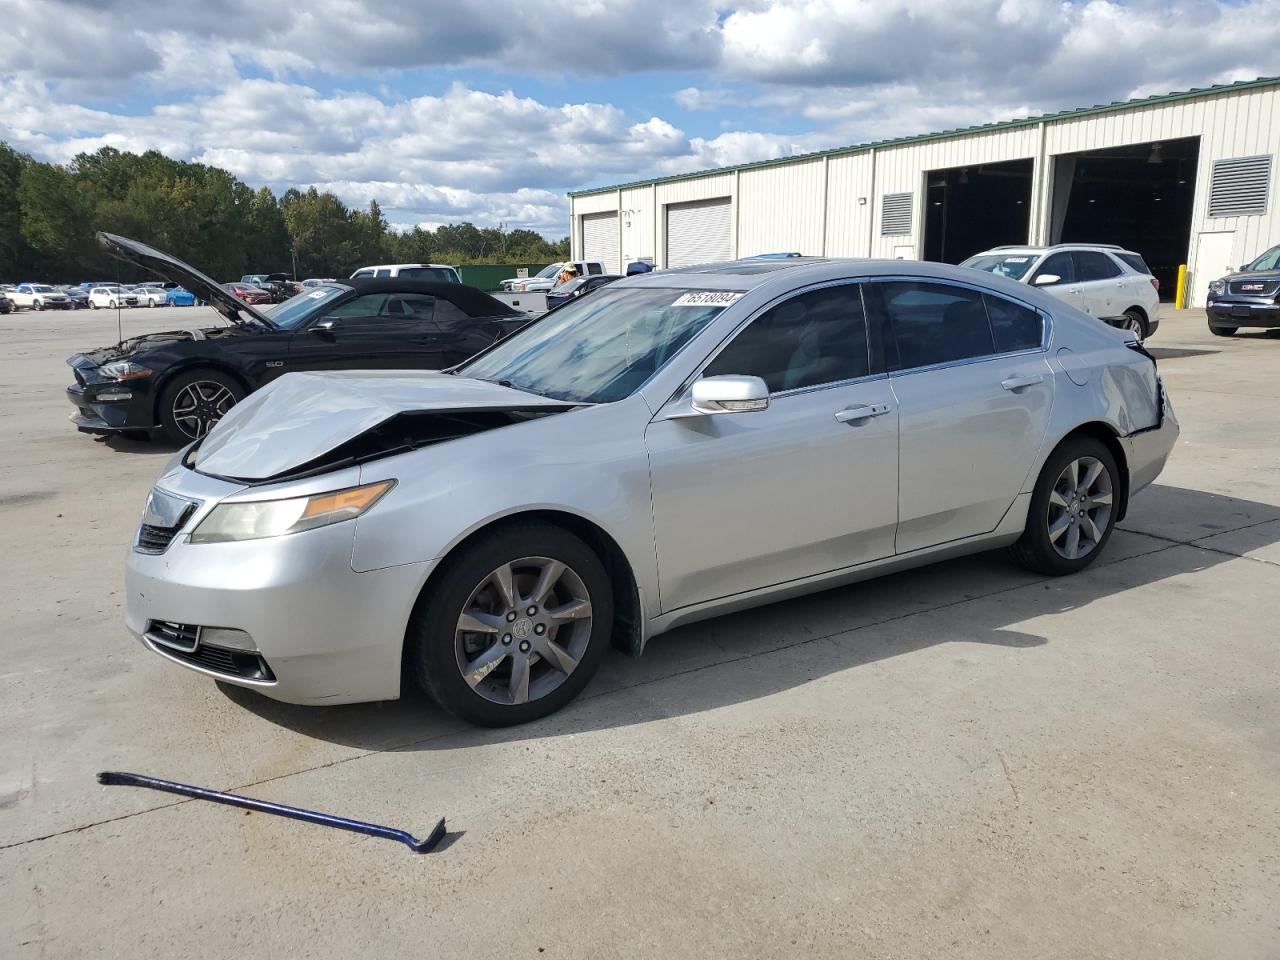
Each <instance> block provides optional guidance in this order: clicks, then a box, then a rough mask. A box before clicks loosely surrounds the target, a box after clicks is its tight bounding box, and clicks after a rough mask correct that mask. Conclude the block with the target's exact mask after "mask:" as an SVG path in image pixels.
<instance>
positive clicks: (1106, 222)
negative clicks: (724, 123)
mask: <svg viewBox="0 0 1280 960" xmlns="http://www.w3.org/2000/svg"><path fill="white" fill-rule="evenodd" d="M1278 152H1280V78H1269V79H1260V80H1252V81H1246V82H1242V83H1233V84H1225V85H1222V86H1216V87H1209V88H1207V89H1203V90H1189V91H1186V92H1184V93H1171V94H1167V95H1164V96H1155V97H1148V98H1146V99H1142V100H1129V101H1125V102H1118V103H1112V104H1108V105H1106V106H1095V107H1084V108H1081V109H1078V110H1067V111H1063V112H1061V113H1053V114H1046V115H1045V116H1041V117H1030V118H1027V119H1023V120H1011V121H1008V122H1003V123H991V124H985V125H983V126H980V127H971V128H968V129H963V130H949V131H945V132H942V133H933V134H926V135H923V136H915V137H903V138H901V139H897V140H886V141H883V142H879V143H869V144H863V145H861V146H853V147H843V148H840V149H836V150H827V151H823V152H820V153H813V154H806V155H803V156H796V157H787V158H785V159H780V160H769V161H763V162H760V163H750V164H743V165H741V166H736V167H723V168H720V169H716V170H706V171H702V172H699V173H691V174H686V175H682V176H673V177H662V178H659V179H655V180H643V181H639V182H636V183H626V184H622V185H619V186H613V187H598V188H593V189H589V190H581V191H577V192H574V193H571V194H570V195H569V196H570V200H571V205H572V234H571V236H572V237H573V252H574V256H575V257H577V258H581V259H588V260H602V261H604V262H605V265H606V268H608V269H613V268H618V269H622V268H623V267H624V265H625V264H626V263H629V262H630V261H632V260H640V259H644V260H651V261H652V262H653V263H655V264H656V265H657V266H659V267H668V266H671V267H674V266H682V265H687V264H692V263H705V262H708V261H715V260H730V259H734V258H736V257H746V256H751V255H753V254H759V253H774V252H784V251H796V252H799V253H803V254H811V255H819V256H836V257H888V258H901V259H928V260H942V261H946V262H949V263H959V262H960V261H961V260H963V259H965V258H966V257H968V256H970V255H971V254H973V253H976V252H978V251H980V250H983V249H986V248H988V247H992V246H996V245H998V244H1009V243H1034V244H1048V243H1066V242H1095V243H1116V244H1122V245H1124V246H1127V247H1130V248H1132V249H1134V250H1136V251H1138V252H1139V253H1141V254H1142V255H1143V256H1144V257H1145V258H1146V260H1147V262H1148V263H1149V264H1150V265H1151V268H1152V271H1153V272H1154V273H1155V275H1156V276H1157V277H1158V278H1159V280H1160V283H1161V291H1162V294H1163V295H1164V296H1165V298H1166V299H1171V298H1172V296H1173V291H1174V288H1175V283H1176V277H1177V271H1178V267H1179V265H1181V264H1187V266H1188V291H1189V297H1188V300H1189V303H1190V305H1193V306H1203V305H1204V298H1205V290H1206V287H1207V285H1208V283H1209V281H1210V280H1212V279H1214V278H1216V277H1220V276H1222V275H1223V274H1224V273H1226V272H1228V270H1229V268H1231V267H1233V266H1235V265H1238V264H1241V263H1245V262H1247V261H1249V260H1251V259H1252V258H1253V257H1254V256H1256V255H1257V254H1258V253H1260V252H1262V251H1263V250H1264V249H1266V248H1267V247H1268V246H1271V245H1273V244H1276V243H1280V216H1277V213H1276V202H1275V189H1276V188H1275V182H1276V179H1277V178H1276V176H1275V174H1274V170H1275V156H1276V154H1277V153H1278Z"/></svg>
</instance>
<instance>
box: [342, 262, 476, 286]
mask: <svg viewBox="0 0 1280 960" xmlns="http://www.w3.org/2000/svg"><path fill="white" fill-rule="evenodd" d="M373 277H382V278H388V277H401V278H404V279H406V280H408V279H417V280H436V281H439V282H441V283H461V282H462V278H461V277H459V276H458V271H457V270H456V269H455V268H454V267H451V266H449V265H448V264H447V263H380V264H376V265H374V266H372V267H361V268H360V269H359V270H357V271H356V272H355V273H353V274H351V279H352V280H365V279H370V278H373Z"/></svg>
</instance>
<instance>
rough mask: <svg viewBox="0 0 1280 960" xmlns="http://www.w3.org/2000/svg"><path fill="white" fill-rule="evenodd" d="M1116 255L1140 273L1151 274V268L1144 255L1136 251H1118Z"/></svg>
mask: <svg viewBox="0 0 1280 960" xmlns="http://www.w3.org/2000/svg"><path fill="white" fill-rule="evenodd" d="M1116 256H1117V257H1119V258H1120V259H1121V260H1122V261H1124V262H1125V263H1126V264H1127V265H1128V266H1130V267H1132V268H1133V269H1134V270H1137V271H1138V272H1139V273H1145V274H1146V275H1147V276H1151V268H1150V267H1148V266H1147V261H1145V260H1143V259H1142V257H1140V256H1138V255H1137V254H1136V253H1117V254H1116Z"/></svg>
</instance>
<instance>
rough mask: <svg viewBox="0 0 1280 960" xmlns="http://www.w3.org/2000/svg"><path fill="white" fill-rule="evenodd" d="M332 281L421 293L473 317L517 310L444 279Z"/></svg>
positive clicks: (380, 290)
mask: <svg viewBox="0 0 1280 960" xmlns="http://www.w3.org/2000/svg"><path fill="white" fill-rule="evenodd" d="M332 282H333V284H341V285H342V286H346V287H351V288H352V289H353V290H355V291H356V293H422V294H427V295H430V296H433V297H440V298H441V299H442V300H448V301H449V302H450V303H452V304H454V305H456V306H458V307H460V308H462V310H463V312H465V313H467V314H468V315H470V316H473V317H513V316H516V315H517V314H519V313H520V311H519V310H517V309H515V308H514V307H509V306H507V305H506V304H505V303H503V302H502V301H501V300H496V299H494V298H493V297H491V296H489V295H488V294H487V293H485V292H484V291H482V290H477V289H476V288H475V287H469V286H467V285H466V284H465V283H453V282H451V281H447V280H416V279H412V278H408V277H356V278H353V279H349V280H334V281H332Z"/></svg>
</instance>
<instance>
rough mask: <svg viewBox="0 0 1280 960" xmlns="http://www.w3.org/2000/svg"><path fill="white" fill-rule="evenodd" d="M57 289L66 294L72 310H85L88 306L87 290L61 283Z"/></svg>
mask: <svg viewBox="0 0 1280 960" xmlns="http://www.w3.org/2000/svg"><path fill="white" fill-rule="evenodd" d="M57 289H59V290H61V291H62V292H63V293H65V294H66V295H67V298H68V299H69V300H70V301H71V307H72V309H73V310H87V309H88V308H89V292H88V291H87V290H82V289H80V288H79V287H73V286H70V285H69V284H63V285H61V286H59V287H58V288H57Z"/></svg>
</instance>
